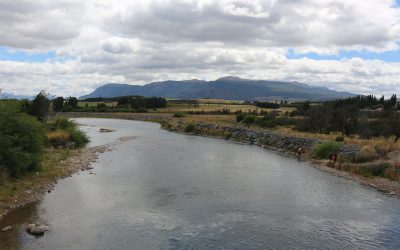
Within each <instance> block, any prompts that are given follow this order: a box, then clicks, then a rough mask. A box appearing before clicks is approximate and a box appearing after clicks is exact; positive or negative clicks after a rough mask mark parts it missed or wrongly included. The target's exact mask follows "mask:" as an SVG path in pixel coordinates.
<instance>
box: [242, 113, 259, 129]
mask: <svg viewBox="0 0 400 250" xmlns="http://www.w3.org/2000/svg"><path fill="white" fill-rule="evenodd" d="M255 121H256V116H255V115H246V116H245V117H244V119H243V120H242V122H243V123H245V124H246V125H248V126H249V125H250V124H253V123H254V122H255Z"/></svg>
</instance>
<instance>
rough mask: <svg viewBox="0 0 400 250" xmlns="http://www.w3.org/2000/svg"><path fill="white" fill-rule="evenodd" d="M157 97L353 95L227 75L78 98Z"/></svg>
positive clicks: (111, 87) (113, 88) (103, 90)
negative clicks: (205, 79)
mask: <svg viewBox="0 0 400 250" xmlns="http://www.w3.org/2000/svg"><path fill="white" fill-rule="evenodd" d="M130 95H140V96H146V97H150V96H159V97H165V98H174V99H198V98H212V99H226V100H246V101H250V100H253V101H254V100H289V101H303V100H311V101H319V100H330V99H340V98H347V97H351V96H355V94H352V93H348V92H339V91H334V90H331V89H328V88H326V87H316V86H310V85H307V84H304V83H299V82H281V81H268V80H248V79H242V78H239V77H233V76H227V77H222V78H219V79H217V80H215V81H203V80H196V79H194V80H184V81H171V80H169V81H163V82H153V83H149V84H146V85H143V86H140V85H129V84H118V83H110V84H106V85H103V86H101V87H99V88H97V89H96V90H95V91H93V92H92V93H90V94H88V95H85V96H81V97H80V98H81V99H85V98H96V97H118V96H130Z"/></svg>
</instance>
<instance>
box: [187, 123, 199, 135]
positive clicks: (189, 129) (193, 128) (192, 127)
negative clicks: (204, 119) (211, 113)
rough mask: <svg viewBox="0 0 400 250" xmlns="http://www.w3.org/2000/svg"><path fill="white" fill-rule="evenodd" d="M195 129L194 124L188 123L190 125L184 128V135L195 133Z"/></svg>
mask: <svg viewBox="0 0 400 250" xmlns="http://www.w3.org/2000/svg"><path fill="white" fill-rule="evenodd" d="M196 128H197V126H196V124H195V123H193V122H190V123H188V124H187V125H186V127H185V132H186V133H192V132H195V131H196Z"/></svg>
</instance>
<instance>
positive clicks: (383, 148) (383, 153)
mask: <svg viewBox="0 0 400 250" xmlns="http://www.w3.org/2000/svg"><path fill="white" fill-rule="evenodd" d="M375 150H376V152H377V153H378V155H379V156H380V157H381V158H386V157H387V154H388V153H389V152H390V151H392V150H393V145H392V144H390V143H385V142H380V143H378V144H376V145H375Z"/></svg>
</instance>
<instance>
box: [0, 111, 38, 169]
mask: <svg viewBox="0 0 400 250" xmlns="http://www.w3.org/2000/svg"><path fill="white" fill-rule="evenodd" d="M44 137H45V136H44V130H43V126H42V124H41V123H40V122H39V121H37V119H35V118H34V117H32V116H29V115H27V114H24V113H6V112H5V113H1V112H0V142H1V143H0V168H5V169H6V170H7V172H8V173H9V174H10V175H11V176H14V177H17V176H19V175H21V174H23V173H24V172H27V171H33V170H37V169H38V168H39V164H40V161H41V158H42V151H43V141H44Z"/></svg>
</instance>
